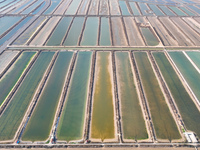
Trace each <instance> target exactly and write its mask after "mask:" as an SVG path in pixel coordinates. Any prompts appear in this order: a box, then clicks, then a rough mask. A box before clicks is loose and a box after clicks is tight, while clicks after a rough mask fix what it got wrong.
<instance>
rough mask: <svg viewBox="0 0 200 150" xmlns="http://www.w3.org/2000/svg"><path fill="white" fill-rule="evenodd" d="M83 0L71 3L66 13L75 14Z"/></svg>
mask: <svg viewBox="0 0 200 150" xmlns="http://www.w3.org/2000/svg"><path fill="white" fill-rule="evenodd" d="M80 2H81V0H73V1H72V2H71V4H70V5H69V7H68V9H67V11H66V12H65V14H66V15H74V14H75V13H76V11H77V9H78V6H79V4H80Z"/></svg>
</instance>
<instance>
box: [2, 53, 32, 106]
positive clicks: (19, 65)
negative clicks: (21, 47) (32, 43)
mask: <svg viewBox="0 0 200 150" xmlns="http://www.w3.org/2000/svg"><path fill="white" fill-rule="evenodd" d="M34 54H35V52H23V53H22V54H21V56H20V57H19V58H18V59H17V61H16V62H15V63H14V64H13V65H12V67H11V68H10V69H9V70H8V71H7V73H6V74H5V75H4V76H3V78H2V79H1V80H0V106H1V104H2V103H3V101H4V100H5V98H6V97H7V95H8V94H9V93H10V91H11V89H12V88H13V86H14V85H15V83H16V82H17V80H18V79H19V77H20V76H21V74H22V73H23V71H24V70H25V68H26V66H27V65H28V63H29V61H30V60H31V58H32V57H33V56H34Z"/></svg>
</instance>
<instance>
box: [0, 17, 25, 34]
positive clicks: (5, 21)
mask: <svg viewBox="0 0 200 150" xmlns="http://www.w3.org/2000/svg"><path fill="white" fill-rule="evenodd" d="M21 18H22V17H11V16H4V17H1V18H0V25H1V28H0V36H1V35H2V34H3V33H4V32H5V31H7V30H8V29H9V28H10V27H12V26H13V25H14V24H15V23H17V22H18V21H19V20H20V19H21Z"/></svg>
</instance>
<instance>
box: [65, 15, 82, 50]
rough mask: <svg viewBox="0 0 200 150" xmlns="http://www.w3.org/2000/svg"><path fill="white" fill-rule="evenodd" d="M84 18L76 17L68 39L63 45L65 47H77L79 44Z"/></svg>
mask: <svg viewBox="0 0 200 150" xmlns="http://www.w3.org/2000/svg"><path fill="white" fill-rule="evenodd" d="M84 20H85V18H84V17H75V18H74V20H73V23H72V26H71V28H70V30H69V33H68V35H67V38H66V40H65V42H64V44H63V45H65V46H73V45H74V46H76V45H77V44H78V40H79V36H80V34H81V31H82V27H83V23H84Z"/></svg>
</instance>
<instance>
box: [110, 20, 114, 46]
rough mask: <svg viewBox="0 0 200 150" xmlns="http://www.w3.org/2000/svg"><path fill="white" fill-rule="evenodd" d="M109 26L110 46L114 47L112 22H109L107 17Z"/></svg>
mask: <svg viewBox="0 0 200 150" xmlns="http://www.w3.org/2000/svg"><path fill="white" fill-rule="evenodd" d="M109 26H110V36H111V37H110V40H111V46H113V45H114V41H113V29H112V22H111V17H109Z"/></svg>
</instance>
